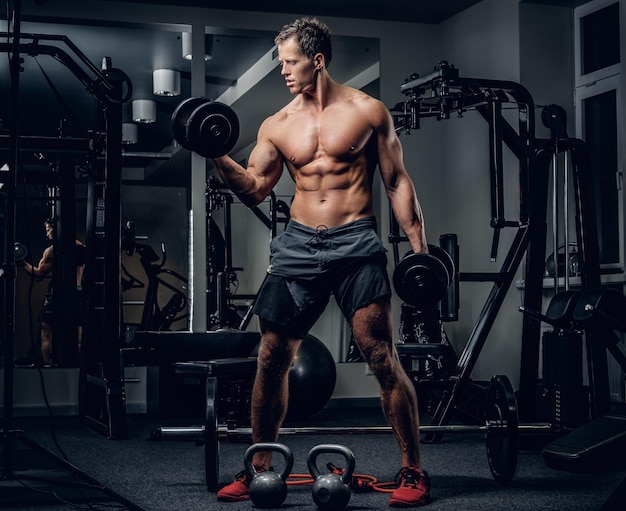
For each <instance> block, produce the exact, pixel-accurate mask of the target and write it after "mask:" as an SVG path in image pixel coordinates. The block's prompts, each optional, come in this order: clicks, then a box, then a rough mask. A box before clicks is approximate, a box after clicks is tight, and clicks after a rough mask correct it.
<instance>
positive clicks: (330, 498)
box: [307, 444, 355, 510]
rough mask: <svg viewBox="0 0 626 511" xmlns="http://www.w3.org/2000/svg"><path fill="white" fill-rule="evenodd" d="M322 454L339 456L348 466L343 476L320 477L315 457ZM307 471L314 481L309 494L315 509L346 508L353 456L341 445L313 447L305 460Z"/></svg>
mask: <svg viewBox="0 0 626 511" xmlns="http://www.w3.org/2000/svg"><path fill="white" fill-rule="evenodd" d="M322 453H330V454H333V453H337V454H341V455H342V456H343V457H344V458H345V459H346V462H347V464H348V466H347V467H346V469H345V470H344V472H343V474H341V475H339V474H332V473H331V474H324V475H320V471H319V469H318V468H317V464H316V461H317V457H318V455H320V454H322ZM307 463H308V466H309V471H310V472H311V475H312V476H313V479H315V482H314V483H313V489H312V490H311V494H312V495H313V501H314V502H315V504H317V507H318V508H319V509H322V510H339V509H343V508H344V507H346V505H347V504H348V502H349V501H350V495H351V492H350V486H349V483H350V481H351V480H352V473H353V472H354V465H355V460H354V454H353V453H352V451H351V450H350V449H348V448H347V447H345V446H343V445H336V444H321V445H317V446H315V447H313V449H311V451H310V452H309V456H308V459H307Z"/></svg>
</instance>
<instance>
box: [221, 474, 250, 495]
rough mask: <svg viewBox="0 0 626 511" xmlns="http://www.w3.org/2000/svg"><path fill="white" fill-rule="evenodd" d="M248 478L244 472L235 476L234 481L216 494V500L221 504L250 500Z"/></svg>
mask: <svg viewBox="0 0 626 511" xmlns="http://www.w3.org/2000/svg"><path fill="white" fill-rule="evenodd" d="M249 486H250V477H249V476H248V473H247V472H246V471H245V470H242V471H241V472H239V473H238V474H237V475H236V476H235V480H234V481H233V482H232V483H230V484H227V485H226V486H224V487H223V488H221V489H220V490H219V491H218V492H217V500H221V501H222V502H240V501H242V500H248V499H249V498H250V490H249Z"/></svg>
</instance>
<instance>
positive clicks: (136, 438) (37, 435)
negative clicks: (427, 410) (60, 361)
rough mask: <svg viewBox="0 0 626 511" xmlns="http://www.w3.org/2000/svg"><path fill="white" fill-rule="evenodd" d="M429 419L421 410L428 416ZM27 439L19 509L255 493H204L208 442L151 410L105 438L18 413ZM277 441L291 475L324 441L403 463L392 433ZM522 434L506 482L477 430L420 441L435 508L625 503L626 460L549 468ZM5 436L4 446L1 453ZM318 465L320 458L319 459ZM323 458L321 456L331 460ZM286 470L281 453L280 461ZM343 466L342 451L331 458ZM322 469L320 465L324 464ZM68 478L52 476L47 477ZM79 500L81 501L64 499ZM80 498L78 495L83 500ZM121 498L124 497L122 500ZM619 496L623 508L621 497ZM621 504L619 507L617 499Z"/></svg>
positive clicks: (380, 469)
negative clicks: (174, 436)
mask: <svg viewBox="0 0 626 511" xmlns="http://www.w3.org/2000/svg"><path fill="white" fill-rule="evenodd" d="M428 420H429V417H423V418H422V422H423V423H424V424H427V423H428ZM15 422H16V424H15V425H16V427H17V428H18V429H19V431H21V432H22V433H21V435H20V436H21V437H22V438H24V439H27V440H32V441H33V442H34V443H35V444H36V445H37V446H40V447H43V448H44V449H45V451H44V453H43V454H42V453H41V452H39V449H37V448H34V447H33V445H31V444H30V442H29V441H21V440H15V441H13V442H11V448H10V449H11V451H10V452H3V455H4V457H3V459H4V460H5V468H6V459H7V454H8V459H9V460H11V464H12V467H13V470H12V471H10V472H9V473H6V471H5V474H4V475H5V476H8V477H4V478H3V480H2V481H0V507H1V508H4V509H15V510H23V511H28V510H33V511H34V510H43V509H47V510H51V511H55V510H62V509H85V510H87V509H89V510H94V509H95V510H104V509H107V510H111V509H119V510H121V509H136V510H146V511H172V510H176V511H178V510H185V511H195V510H198V511H200V510H202V511H206V510H212V511H213V510H217V511H220V510H232V511H236V510H244V509H245V510H247V509H253V508H254V507H253V506H252V504H251V503H250V502H249V501H246V502H239V503H219V502H217V500H216V498H215V494H214V493H211V492H208V491H207V488H206V484H205V477H204V474H205V472H204V449H203V448H202V447H200V446H198V445H196V443H195V442H194V441H190V440H185V441H182V440H178V441H176V440H161V441H154V440H151V439H150V436H151V432H152V431H154V429H155V428H158V427H161V426H176V425H185V426H189V425H190V424H189V422H188V421H181V420H180V419H177V420H174V419H168V420H163V419H159V418H157V417H153V416H149V415H130V416H129V417H128V438H127V439H125V440H108V439H106V438H105V437H104V436H102V435H101V434H100V433H98V432H96V431H95V430H93V429H91V428H90V427H87V426H86V425H84V424H83V423H82V422H81V421H80V419H79V418H78V417H56V418H53V419H51V418H49V417H38V418H18V419H15ZM384 424H385V422H384V418H383V417H382V414H381V412H380V409H379V408H378V407H372V408H365V407H357V408H333V407H327V408H325V409H323V410H321V411H320V412H318V413H317V414H316V415H314V416H313V417H312V418H310V419H307V421H306V424H305V423H302V424H289V425H290V426H298V425H303V426H304V425H308V426H376V425H384ZM281 442H282V443H284V444H286V445H287V446H288V447H289V448H290V449H291V450H292V451H293V453H294V459H295V464H294V467H293V469H292V474H298V473H305V474H306V473H308V468H307V464H306V458H307V455H308V452H309V451H310V449H311V448H312V447H314V446H315V445H318V444H322V443H323V444H329V443H330V444H340V445H344V446H346V447H348V448H350V449H351V450H352V452H353V453H354V455H355V459H356V468H355V473H356V474H365V475H370V476H374V477H376V478H377V479H378V481H379V482H390V481H393V479H394V477H395V474H396V472H397V470H398V469H399V468H400V467H399V465H398V463H399V457H398V448H397V445H396V442H395V439H394V438H393V436H392V435H391V434H352V435H336V434H325V435H285V436H284V437H283V438H281ZM533 444H536V442H530V441H527V440H526V441H523V442H522V443H521V446H520V453H519V459H518V463H517V471H516V474H515V477H514V478H513V480H512V482H511V483H509V484H508V485H501V484H498V483H497V482H495V481H494V480H493V477H492V474H491V471H490V469H489V465H488V461H487V457H486V454H485V441H484V435H483V434H481V433H463V434H458V433H453V434H446V435H445V436H444V437H443V439H442V441H440V442H437V443H425V444H422V457H423V465H424V468H425V469H426V470H427V471H428V472H429V474H430V476H431V481H432V502H431V504H430V505H428V506H427V508H426V509H431V510H433V511H434V510H454V511H460V510H463V511H470V510H477V511H478V510H480V511H483V510H486V509H487V510H504V509H506V510H507V511H509V510H524V511H530V510H542V511H543V510H553V511H558V510H567V511H576V510H581V511H582V510H584V511H590V510H602V511H607V510H609V509H611V510H613V509H616V510H617V509H623V503H624V501H625V499H626V483H625V482H624V481H626V463H620V464H619V466H618V468H612V469H611V470H606V471H603V472H601V473H597V472H596V473H572V472H565V471H558V470H554V469H551V468H549V467H548V466H547V465H546V464H545V462H544V460H543V457H542V455H541V451H540V449H538V448H536V445H533ZM7 445H8V443H7V442H4V443H3V444H2V448H3V451H6V449H7ZM247 446H248V444H247V442H246V441H245V440H239V441H228V442H226V441H223V442H220V445H219V453H220V455H219V456H220V472H219V480H220V484H224V483H227V482H230V481H231V480H232V477H233V475H234V474H235V473H236V472H238V471H239V470H241V469H242V468H243V455H244V452H245V450H246V448H247ZM48 452H51V453H54V454H56V455H57V456H59V457H61V458H65V459H66V460H67V461H68V462H69V463H70V464H71V465H72V466H73V467H76V468H77V469H78V471H79V472H81V473H83V474H86V475H87V476H88V477H90V478H92V479H94V480H96V481H97V482H99V483H100V484H101V485H102V486H103V487H105V488H107V489H108V490H110V491H108V492H107V494H108V495H109V497H110V495H111V494H113V496H114V497H115V498H116V499H117V497H118V496H120V497H121V502H117V501H111V500H110V499H107V498H106V495H105V494H103V493H101V492H100V491H99V490H98V491H96V490H94V489H93V488H89V489H85V488H82V489H79V490H78V489H76V487H75V486H76V485H73V484H72V482H73V481H78V480H79V479H77V476H76V475H73V474H72V472H71V471H69V470H67V469H66V468H65V467H64V466H63V465H61V464H60V463H59V462H57V461H54V460H53V459H51V457H50V456H49V455H48V454H47V453H48ZM318 460H319V463H318V466H320V463H322V459H321V458H318ZM325 461H326V460H323V463H325ZM274 462H275V464H276V466H277V467H276V468H277V470H281V464H280V463H281V457H280V455H277V456H276V458H275V460H274ZM334 463H335V465H339V466H341V459H339V460H337V461H336V462H334ZM322 468H323V467H322ZM59 480H60V481H63V483H62V484H61V483H56V484H52V483H50V481H59ZM310 491H311V486H310V485H290V486H289V491H288V495H287V497H286V499H285V501H284V503H283V505H282V507H283V508H284V509H311V510H314V509H316V507H315V504H314V502H313V500H312V497H311V493H310ZM62 499H66V500H73V501H74V502H75V504H72V505H70V504H69V503H64V502H63V501H62ZM387 499H388V495H386V494H385V493H383V492H379V491H370V492H364V493H355V492H353V494H352V496H351V499H350V502H349V503H348V505H347V507H346V509H348V510H379V509H385V508H387V507H388V506H387ZM77 500H79V501H82V502H77ZM124 502H125V503H126V504H127V505H124ZM615 502H617V503H619V506H618V505H617V504H615ZM614 504H615V505H614Z"/></svg>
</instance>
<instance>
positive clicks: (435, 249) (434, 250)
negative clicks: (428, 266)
mask: <svg viewBox="0 0 626 511" xmlns="http://www.w3.org/2000/svg"><path fill="white" fill-rule="evenodd" d="M428 253H429V254H430V255H433V256H435V257H436V258H437V259H439V260H440V261H441V262H442V263H443V265H444V266H445V267H446V270H448V276H449V278H450V282H452V279H453V278H454V276H455V275H456V269H455V268H454V261H453V260H452V257H451V256H450V254H448V252H446V251H445V250H444V249H443V248H441V247H440V246H438V245H431V244H429V245H428Z"/></svg>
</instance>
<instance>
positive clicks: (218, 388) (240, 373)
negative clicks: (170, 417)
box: [151, 357, 257, 491]
mask: <svg viewBox="0 0 626 511" xmlns="http://www.w3.org/2000/svg"><path fill="white" fill-rule="evenodd" d="M256 365H257V359H256V357H240V358H224V359H215V360H206V361H190V362H177V363H176V364H174V371H175V373H176V374H177V375H180V376H181V377H182V378H183V379H185V380H186V381H187V384H195V385H201V384H202V383H204V387H205V391H204V396H205V400H204V420H205V422H204V424H205V425H204V426H203V427H202V428H200V430H201V432H202V433H201V438H199V439H198V438H197V434H198V429H199V428H198V427H195V426H190V427H188V428H186V427H161V428H157V429H155V430H154V431H152V433H151V439H152V440H161V439H162V438H166V437H167V438H170V439H176V438H178V439H187V438H189V437H190V436H192V437H195V438H197V439H198V440H199V441H200V442H201V443H202V444H203V445H204V465H205V475H206V484H207V488H208V490H209V491H217V479H218V474H219V452H218V451H217V449H218V446H219V443H218V438H217V431H218V419H219V418H220V416H221V415H223V410H220V406H219V405H220V403H221V402H222V401H223V398H224V397H225V396H223V395H222V393H223V390H224V387H225V385H224V382H233V381H236V380H248V381H250V382H251V381H252V378H253V377H254V375H255V373H256ZM231 397H232V396H231ZM235 400H242V397H241V395H238V396H236V397H235V399H229V402H230V403H231V404H232V402H233V401H235ZM243 401H245V400H242V402H241V403H240V404H244V402H243ZM241 408H242V407H240V411H241ZM246 408H249V407H246ZM207 425H209V427H207ZM209 436H210V437H211V438H209Z"/></svg>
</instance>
